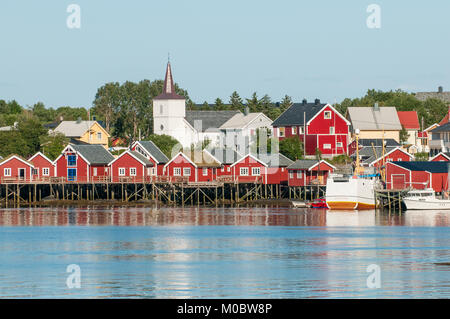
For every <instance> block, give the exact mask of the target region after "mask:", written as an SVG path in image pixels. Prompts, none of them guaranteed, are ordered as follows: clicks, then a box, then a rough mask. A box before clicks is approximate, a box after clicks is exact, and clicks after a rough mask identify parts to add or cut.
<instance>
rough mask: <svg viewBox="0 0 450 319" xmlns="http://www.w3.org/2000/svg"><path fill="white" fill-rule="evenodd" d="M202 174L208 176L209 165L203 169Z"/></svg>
mask: <svg viewBox="0 0 450 319" xmlns="http://www.w3.org/2000/svg"><path fill="white" fill-rule="evenodd" d="M202 175H203V176H208V168H207V167H204V168H203V169H202Z"/></svg>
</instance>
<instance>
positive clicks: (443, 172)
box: [386, 162, 449, 193]
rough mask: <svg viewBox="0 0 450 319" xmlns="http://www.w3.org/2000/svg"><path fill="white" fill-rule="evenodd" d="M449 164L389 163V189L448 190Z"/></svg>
mask: <svg viewBox="0 0 450 319" xmlns="http://www.w3.org/2000/svg"><path fill="white" fill-rule="evenodd" d="M448 165H449V163H448V162H389V163H387V164H386V188H387V189H405V188H409V187H411V188H415V189H425V188H433V189H434V191H435V192H437V193H440V192H442V191H444V190H448V187H449V185H448V182H447V180H448Z"/></svg>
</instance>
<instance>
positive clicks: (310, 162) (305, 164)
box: [288, 159, 319, 169]
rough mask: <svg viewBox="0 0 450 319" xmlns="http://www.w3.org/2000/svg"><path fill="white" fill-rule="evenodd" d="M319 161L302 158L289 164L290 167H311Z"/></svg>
mask: <svg viewBox="0 0 450 319" xmlns="http://www.w3.org/2000/svg"><path fill="white" fill-rule="evenodd" d="M318 162H319V161H318V160H315V159H302V160H296V161H295V162H294V163H292V164H291V165H289V167H288V168H289V169H309V168H311V167H313V166H314V165H316V164H317V163H318Z"/></svg>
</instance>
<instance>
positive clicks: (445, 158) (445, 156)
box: [430, 152, 450, 162]
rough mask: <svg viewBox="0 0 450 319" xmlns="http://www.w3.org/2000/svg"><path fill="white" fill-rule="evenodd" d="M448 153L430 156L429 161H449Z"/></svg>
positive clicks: (449, 155) (449, 154)
mask: <svg viewBox="0 0 450 319" xmlns="http://www.w3.org/2000/svg"><path fill="white" fill-rule="evenodd" d="M449 161H450V153H443V152H441V153H439V154H437V155H436V156H435V157H432V158H430V162H449Z"/></svg>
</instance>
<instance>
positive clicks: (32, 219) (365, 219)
mask: <svg viewBox="0 0 450 319" xmlns="http://www.w3.org/2000/svg"><path fill="white" fill-rule="evenodd" d="M75 225H76V226H169V225H198V226H204V225H236V226H238V225H244V226H315V227H321V226H327V227H370V226H426V227H429V226H441V227H442V226H450V211H407V212H404V213H402V214H393V213H391V214H389V213H387V212H375V211H374V210H372V211H359V212H358V211H329V210H323V209H316V210H313V209H294V208H285V207H269V206H268V207H240V208H225V207H222V208H198V207H186V208H181V207H177V208H169V207H152V208H144V207H129V206H127V207H106V206H105V207H98V206H96V207H92V206H91V207H53V208H48V207H45V208H37V207H34V208H15V209H12V208H11V209H0V226H75Z"/></svg>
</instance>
